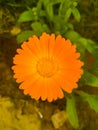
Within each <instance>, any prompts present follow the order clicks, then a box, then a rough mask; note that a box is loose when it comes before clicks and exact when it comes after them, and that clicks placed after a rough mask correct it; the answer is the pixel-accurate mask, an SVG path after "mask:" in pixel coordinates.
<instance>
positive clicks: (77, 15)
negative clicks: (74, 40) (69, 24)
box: [72, 8, 81, 22]
mask: <svg viewBox="0 0 98 130" xmlns="http://www.w3.org/2000/svg"><path fill="white" fill-rule="evenodd" d="M72 13H73V15H74V17H75V19H76V20H77V21H78V22H79V21H80V19H81V16H80V13H79V11H78V9H77V8H72Z"/></svg>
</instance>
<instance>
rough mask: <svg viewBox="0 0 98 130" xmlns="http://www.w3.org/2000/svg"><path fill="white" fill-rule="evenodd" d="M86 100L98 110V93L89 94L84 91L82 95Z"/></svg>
mask: <svg viewBox="0 0 98 130" xmlns="http://www.w3.org/2000/svg"><path fill="white" fill-rule="evenodd" d="M81 96H82V97H83V99H84V100H85V101H87V102H88V103H89V105H90V107H91V108H92V109H93V110H95V111H96V112H98V95H89V94H87V93H84V92H83V93H82V95H81Z"/></svg>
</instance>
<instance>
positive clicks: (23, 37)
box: [17, 30, 34, 43]
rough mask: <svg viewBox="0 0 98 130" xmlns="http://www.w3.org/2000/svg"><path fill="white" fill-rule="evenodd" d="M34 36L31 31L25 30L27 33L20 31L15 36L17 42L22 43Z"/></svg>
mask: <svg viewBox="0 0 98 130" xmlns="http://www.w3.org/2000/svg"><path fill="white" fill-rule="evenodd" d="M33 34H34V32H33V31H30V30H27V31H22V32H21V33H20V34H19V35H18V36H17V42H18V43H22V42H24V41H26V40H27V39H28V38H29V37H31V36H32V35H33Z"/></svg>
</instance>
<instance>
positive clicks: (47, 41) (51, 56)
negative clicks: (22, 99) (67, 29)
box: [12, 33, 83, 102]
mask: <svg viewBox="0 0 98 130" xmlns="http://www.w3.org/2000/svg"><path fill="white" fill-rule="evenodd" d="M21 48H22V49H17V53H18V54H16V55H15V57H14V58H13V63H14V64H15V65H14V66H13V67H12V69H13V71H14V73H15V75H14V78H16V82H18V83H21V84H20V86H19V88H20V89H23V90H24V94H29V95H30V96H31V97H32V98H34V99H36V100H38V99H39V98H41V99H42V100H46V99H47V100H48V101H49V102H51V101H53V100H56V99H57V98H63V97H64V93H63V91H65V92H67V93H71V92H72V90H73V89H74V88H77V87H78V85H77V82H78V80H79V78H80V77H81V74H82V73H83V70H82V69H81V67H82V66H83V62H82V61H80V60H79V59H78V58H79V57H80V53H77V52H76V46H75V45H72V44H71V42H70V40H65V39H64V38H63V37H62V36H61V35H58V36H57V37H56V38H55V34H51V35H49V34H46V33H43V34H42V36H40V38H38V37H37V36H35V35H34V36H33V37H30V38H29V40H28V41H27V42H24V43H23V44H22V45H21Z"/></svg>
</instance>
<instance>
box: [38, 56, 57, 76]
mask: <svg viewBox="0 0 98 130" xmlns="http://www.w3.org/2000/svg"><path fill="white" fill-rule="evenodd" d="M56 71H57V65H56V64H55V62H54V61H53V60H51V59H47V58H42V59H40V60H39V62H38V63H37V72H38V73H39V74H40V75H41V76H43V77H47V78H48V77H51V76H53V75H54V74H55V72H56Z"/></svg>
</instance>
